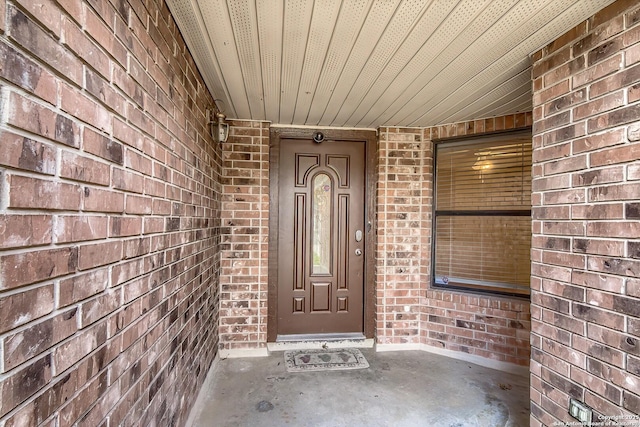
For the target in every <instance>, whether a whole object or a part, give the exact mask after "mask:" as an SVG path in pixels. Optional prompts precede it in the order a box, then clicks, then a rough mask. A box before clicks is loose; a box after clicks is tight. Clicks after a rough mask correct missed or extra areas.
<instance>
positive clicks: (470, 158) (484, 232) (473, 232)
mask: <svg viewBox="0 0 640 427" xmlns="http://www.w3.org/2000/svg"><path fill="white" fill-rule="evenodd" d="M436 149H437V156H436V226H435V245H436V246H435V247H436V249H435V267H434V273H435V283H436V285H442V286H458V287H465V288H471V289H483V290H492V291H499V292H508V293H516V294H529V280H530V274H531V266H530V265H531V264H530V248H531V217H530V211H531V135H530V134H529V135H527V134H525V135H522V134H520V135H516V136H513V137H509V138H508V139H505V138H500V139H499V140H497V141H489V142H480V143H478V141H477V140H476V141H469V142H466V141H465V142H455V143H441V144H439V145H437V148H436ZM498 211H499V212H498Z"/></svg>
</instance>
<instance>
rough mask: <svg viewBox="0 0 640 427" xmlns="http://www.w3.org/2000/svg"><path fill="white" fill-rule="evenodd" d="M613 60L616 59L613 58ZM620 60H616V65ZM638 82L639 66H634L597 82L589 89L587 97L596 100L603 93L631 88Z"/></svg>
mask: <svg viewBox="0 0 640 427" xmlns="http://www.w3.org/2000/svg"><path fill="white" fill-rule="evenodd" d="M613 59H616V58H615V57H614V58H613ZM619 63H620V58H618V64H619ZM639 80H640V64H638V65H634V66H633V67H631V68H626V69H624V70H621V71H619V72H617V73H615V74H612V75H610V76H608V77H606V78H604V79H601V80H598V81H597V82H595V83H593V84H592V85H591V86H590V87H589V96H590V97H591V98H596V97H598V96H601V95H603V94H605V93H610V92H613V91H614V90H617V89H620V88H623V87H626V86H631V85H633V84H636V82H638V81H639Z"/></svg>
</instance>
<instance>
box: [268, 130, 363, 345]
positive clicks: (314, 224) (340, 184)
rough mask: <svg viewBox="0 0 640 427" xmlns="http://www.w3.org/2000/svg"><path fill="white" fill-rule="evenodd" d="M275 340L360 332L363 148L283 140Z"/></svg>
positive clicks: (343, 143)
mask: <svg viewBox="0 0 640 427" xmlns="http://www.w3.org/2000/svg"><path fill="white" fill-rule="evenodd" d="M278 175H279V177H278V178H279V195H278V284H277V286H278V309H277V316H278V323H277V324H278V335H311V334H345V333H362V332H363V296H364V289H363V285H364V258H365V257H364V249H365V242H364V240H365V239H364V237H365V234H366V233H365V229H364V225H365V143H364V142H363V141H339V140H328V141H324V142H322V143H319V144H318V143H314V142H313V140H311V139H308V140H303V139H281V140H280V166H279V172H278Z"/></svg>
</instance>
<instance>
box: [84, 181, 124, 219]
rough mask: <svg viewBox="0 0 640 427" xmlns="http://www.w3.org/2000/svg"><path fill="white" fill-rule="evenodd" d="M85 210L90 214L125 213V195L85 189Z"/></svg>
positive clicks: (89, 188) (96, 189)
mask: <svg viewBox="0 0 640 427" xmlns="http://www.w3.org/2000/svg"><path fill="white" fill-rule="evenodd" d="M83 208H84V210H86V211H90V212H113V213H122V212H123V211H124V194H122V193H119V192H115V191H110V190H101V189H98V188H91V187H84V189H83Z"/></svg>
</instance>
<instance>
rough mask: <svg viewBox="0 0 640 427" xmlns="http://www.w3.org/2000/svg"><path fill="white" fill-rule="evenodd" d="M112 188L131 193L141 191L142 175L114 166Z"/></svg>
mask: <svg viewBox="0 0 640 427" xmlns="http://www.w3.org/2000/svg"><path fill="white" fill-rule="evenodd" d="M113 188H115V189H117V190H124V191H129V192H132V193H142V190H143V189H144V177H143V176H142V175H138V174H137V173H133V172H130V171H128V170H125V169H116V168H114V169H113Z"/></svg>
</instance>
